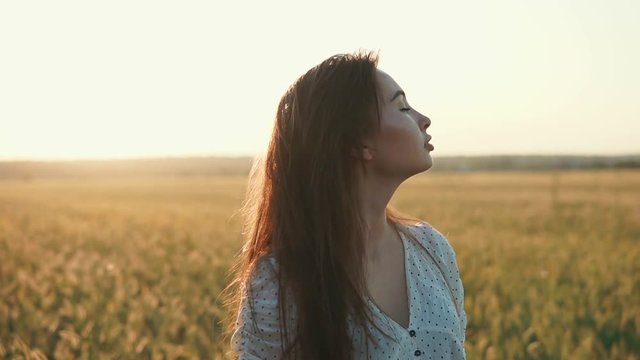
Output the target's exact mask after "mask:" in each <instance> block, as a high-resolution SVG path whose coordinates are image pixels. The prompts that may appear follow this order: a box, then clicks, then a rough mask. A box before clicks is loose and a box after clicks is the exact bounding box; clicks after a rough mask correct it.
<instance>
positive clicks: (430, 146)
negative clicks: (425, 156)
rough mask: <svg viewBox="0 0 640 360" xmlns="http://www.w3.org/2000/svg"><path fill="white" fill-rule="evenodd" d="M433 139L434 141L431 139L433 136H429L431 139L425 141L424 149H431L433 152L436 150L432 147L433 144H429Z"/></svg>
mask: <svg viewBox="0 0 640 360" xmlns="http://www.w3.org/2000/svg"><path fill="white" fill-rule="evenodd" d="M431 139H432V137H431V136H429V138H428V139H427V141H425V143H424V147H426V148H427V149H429V150H433V149H435V148H434V147H433V145H431V143H429V141H431Z"/></svg>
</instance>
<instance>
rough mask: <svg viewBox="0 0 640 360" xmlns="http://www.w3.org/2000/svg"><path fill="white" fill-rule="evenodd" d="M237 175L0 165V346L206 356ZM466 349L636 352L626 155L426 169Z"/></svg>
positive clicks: (631, 200) (639, 338)
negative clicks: (31, 172) (576, 162)
mask: <svg viewBox="0 0 640 360" xmlns="http://www.w3.org/2000/svg"><path fill="white" fill-rule="evenodd" d="M245 186H246V178H244V177H233V176H219V177H174V178H171V177H155V178H145V177H140V178H101V179H84V180H70V179H59V180H53V179H50V180H45V179H35V180H31V181H18V180H6V181H0V357H1V358H5V359H43V358H58V359H73V358H78V359H104V358H108V359H197V358H202V359H217V358H224V357H225V352H226V351H227V350H228V346H227V343H226V342H225V341H223V339H222V338H221V323H220V320H221V319H223V318H224V315H225V309H224V307H222V305H221V301H222V298H221V297H220V296H219V295H220V291H221V290H222V288H223V287H224V286H225V285H226V284H227V283H228V282H229V278H228V270H229V266H230V264H231V261H232V258H233V256H234V254H236V252H237V251H238V250H239V249H240V246H241V236H240V226H241V218H240V217H239V215H238V214H237V213H236V211H237V209H238V208H239V206H240V204H241V201H242V197H243V194H244V190H245ZM392 204H393V205H394V206H395V207H396V208H398V209H399V210H401V211H403V212H405V213H407V214H411V215H414V216H416V217H419V218H421V219H424V220H426V221H428V222H429V223H430V224H432V225H433V226H435V227H436V228H437V229H438V230H439V231H440V232H442V233H443V234H444V235H445V236H446V237H447V238H448V239H449V241H450V242H451V244H452V246H453V247H454V249H455V250H456V253H457V258H458V264H459V267H460V271H461V276H462V280H463V283H464V286H465V309H466V311H467V315H468V320H469V323H468V327H467V342H466V352H467V356H468V358H469V359H640V171H637V170H635V171H632V170H627V171H625V170H615V171H613V170H598V171H595V170H594V171H547V172H473V173H455V172H450V173H449V172H433V173H427V174H425V175H423V176H416V177H413V178H411V179H409V180H408V181H407V182H405V183H404V184H403V185H402V186H401V187H400V188H399V189H398V192H397V193H396V195H395V196H394V198H393V199H392Z"/></svg>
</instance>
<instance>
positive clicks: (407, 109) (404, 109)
mask: <svg viewBox="0 0 640 360" xmlns="http://www.w3.org/2000/svg"><path fill="white" fill-rule="evenodd" d="M409 110H411V108H410V107H406V108H402V109H400V111H409Z"/></svg>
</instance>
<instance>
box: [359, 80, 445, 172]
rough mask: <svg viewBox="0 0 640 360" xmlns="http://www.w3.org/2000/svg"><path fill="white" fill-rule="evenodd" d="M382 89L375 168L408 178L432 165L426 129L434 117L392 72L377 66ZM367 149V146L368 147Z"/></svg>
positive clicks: (372, 142)
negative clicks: (414, 104)
mask: <svg viewBox="0 0 640 360" xmlns="http://www.w3.org/2000/svg"><path fill="white" fill-rule="evenodd" d="M377 74H378V84H379V87H380V90H381V92H382V93H381V96H382V98H383V99H382V103H381V104H380V117H381V118H380V131H379V132H378V133H377V134H375V135H374V136H373V137H372V138H370V139H369V141H370V142H369V145H370V147H371V150H372V151H371V153H370V161H369V163H370V164H371V166H372V168H373V169H375V171H376V172H377V173H379V174H380V175H384V176H391V177H398V178H402V179H405V178H407V177H410V176H412V175H415V174H417V173H420V172H423V171H425V170H427V169H429V168H430V167H431V166H432V164H433V163H432V159H431V154H430V153H431V150H433V147H432V146H431V144H427V142H428V141H429V140H430V139H431V136H430V135H428V134H427V133H426V129H427V128H428V127H429V126H430V125H431V120H430V119H429V118H428V117H426V116H424V115H422V114H421V113H420V112H418V111H417V110H416V109H413V108H411V107H410V106H409V103H408V102H407V98H406V96H405V95H404V93H403V91H402V88H400V86H399V85H398V84H397V83H396V82H395V80H393V78H392V77H391V76H389V75H388V74H387V73H385V72H384V71H382V70H379V69H378V70H377ZM365 151H366V150H365Z"/></svg>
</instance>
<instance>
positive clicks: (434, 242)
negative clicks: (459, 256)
mask: <svg viewBox="0 0 640 360" xmlns="http://www.w3.org/2000/svg"><path fill="white" fill-rule="evenodd" d="M405 226H406V228H407V229H408V230H409V231H410V232H411V233H412V235H413V236H414V237H415V239H416V240H417V241H418V242H419V243H420V244H421V245H422V246H423V247H425V248H426V249H427V250H428V251H429V252H431V253H432V254H435V255H436V256H438V257H439V258H441V259H442V260H443V261H446V262H447V263H450V262H451V261H455V259H456V252H455V250H454V249H453V247H452V246H451V243H450V242H449V240H448V239H447V237H446V236H445V235H444V234H442V233H441V232H440V231H439V230H438V229H437V228H436V227H434V226H433V225H431V224H430V223H428V222H426V221H418V222H415V223H412V224H407V225H405Z"/></svg>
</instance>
